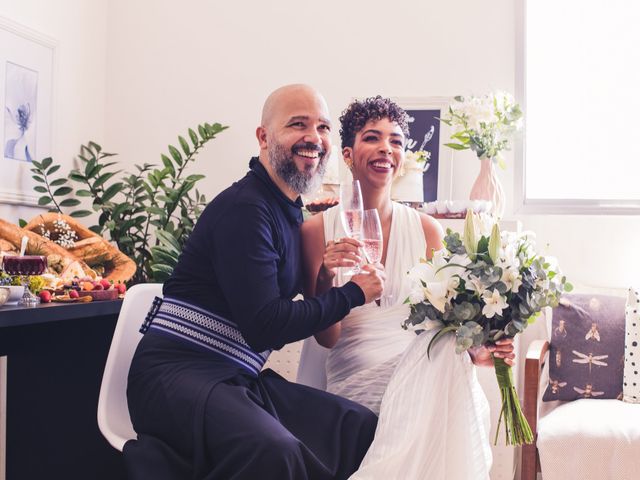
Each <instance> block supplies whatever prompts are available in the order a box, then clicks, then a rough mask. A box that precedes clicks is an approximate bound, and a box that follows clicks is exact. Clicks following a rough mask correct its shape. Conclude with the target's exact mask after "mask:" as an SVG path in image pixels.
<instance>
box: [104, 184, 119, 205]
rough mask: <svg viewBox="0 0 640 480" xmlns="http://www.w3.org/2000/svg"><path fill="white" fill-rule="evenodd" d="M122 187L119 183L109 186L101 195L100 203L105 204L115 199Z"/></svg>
mask: <svg viewBox="0 0 640 480" xmlns="http://www.w3.org/2000/svg"><path fill="white" fill-rule="evenodd" d="M123 187H124V184H123V183H121V182H118V183H114V184H113V185H111V186H110V187H109V188H107V189H106V190H105V191H104V193H103V194H102V199H101V200H102V202H103V203H107V202H108V201H109V200H111V199H112V198H113V197H115V196H116V195H117V194H118V193H119V192H120V190H122V188H123Z"/></svg>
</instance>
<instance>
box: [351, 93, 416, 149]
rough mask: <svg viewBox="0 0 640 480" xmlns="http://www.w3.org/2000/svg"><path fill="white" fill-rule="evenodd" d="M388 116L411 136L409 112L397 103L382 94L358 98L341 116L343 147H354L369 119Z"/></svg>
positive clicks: (403, 131) (405, 133)
mask: <svg viewBox="0 0 640 480" xmlns="http://www.w3.org/2000/svg"><path fill="white" fill-rule="evenodd" d="M382 118H388V119H389V120H390V121H391V122H395V123H397V124H398V126H399V127H400V128H401V129H402V133H404V136H405V137H409V124H408V118H409V116H408V115H407V112H405V111H404V110H403V109H402V108H401V107H400V106H399V105H398V104H397V103H395V102H393V101H392V100H390V99H388V98H383V97H381V96H380V95H378V96H375V97H369V98H365V99H364V100H356V101H354V102H353V103H352V104H350V105H349V106H348V107H347V108H346V109H345V111H344V112H342V115H341V116H340V125H341V126H340V139H341V140H342V148H344V147H353V143H354V142H355V139H356V133H358V132H359V131H360V130H362V129H363V128H364V126H365V125H366V124H367V122H368V121H369V120H380V119H382Z"/></svg>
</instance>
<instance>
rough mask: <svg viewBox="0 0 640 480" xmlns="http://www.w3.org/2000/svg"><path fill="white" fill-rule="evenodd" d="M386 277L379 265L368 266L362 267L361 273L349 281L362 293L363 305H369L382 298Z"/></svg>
mask: <svg viewBox="0 0 640 480" xmlns="http://www.w3.org/2000/svg"><path fill="white" fill-rule="evenodd" d="M385 279H386V275H385V273H384V267H383V266H382V265H381V264H380V263H376V264H375V265H372V264H368V265H364V266H363V267H362V273H359V274H358V275H354V276H353V277H351V281H352V282H354V283H355V284H356V285H358V286H359V287H360V288H361V289H362V291H363V292H364V303H365V304H367V303H370V302H373V301H374V300H377V299H378V298H380V297H381V296H382V291H383V290H384V281H385Z"/></svg>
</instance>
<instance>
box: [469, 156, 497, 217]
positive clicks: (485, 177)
mask: <svg viewBox="0 0 640 480" xmlns="http://www.w3.org/2000/svg"><path fill="white" fill-rule="evenodd" d="M469 199H470V200H488V201H490V202H491V204H492V205H491V210H490V213H492V214H493V215H494V216H496V217H497V218H502V216H503V215H504V208H505V203H504V190H503V189H502V185H501V184H500V180H499V179H498V175H497V174H496V169H495V164H494V162H493V160H491V159H490V158H482V159H480V172H479V173H478V178H476V181H475V182H474V184H473V187H471V193H470V194H469Z"/></svg>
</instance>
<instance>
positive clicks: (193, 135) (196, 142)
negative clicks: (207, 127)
mask: <svg viewBox="0 0 640 480" xmlns="http://www.w3.org/2000/svg"><path fill="white" fill-rule="evenodd" d="M189 137H191V143H193V146H194V147H195V148H198V145H200V141H199V140H198V134H197V133H196V132H195V131H194V130H193V128H190V129H189Z"/></svg>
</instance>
